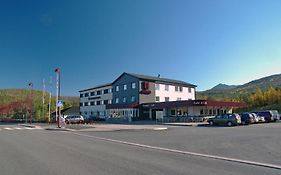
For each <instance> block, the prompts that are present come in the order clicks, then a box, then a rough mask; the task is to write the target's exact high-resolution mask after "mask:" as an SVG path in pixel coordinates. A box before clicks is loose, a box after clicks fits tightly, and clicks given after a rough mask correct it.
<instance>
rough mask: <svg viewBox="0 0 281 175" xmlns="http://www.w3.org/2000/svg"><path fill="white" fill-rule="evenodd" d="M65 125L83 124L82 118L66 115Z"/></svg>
mask: <svg viewBox="0 0 281 175" xmlns="http://www.w3.org/2000/svg"><path fill="white" fill-rule="evenodd" d="M65 123H67V124H74V123H84V117H83V116H82V115H68V116H67V117H66V118H65Z"/></svg>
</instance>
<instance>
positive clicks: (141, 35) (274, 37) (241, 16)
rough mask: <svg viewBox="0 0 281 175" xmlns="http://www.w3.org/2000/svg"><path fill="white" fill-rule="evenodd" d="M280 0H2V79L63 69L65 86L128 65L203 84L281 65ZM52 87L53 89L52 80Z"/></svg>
mask: <svg viewBox="0 0 281 175" xmlns="http://www.w3.org/2000/svg"><path fill="white" fill-rule="evenodd" d="M280 9H281V1H280V0H182V1H181V0H99V1H95V0H88V1H86V0H84V1H83V0H81V1H78V0H73V1H70V0H64V1H63V0H48V1H44V0H33V1H31V0H24V1H22V0H18V1H15V0H6V1H4V0H3V1H1V2H0V60H1V69H0V80H1V82H0V88H27V84H28V82H30V81H32V82H33V83H34V87H35V88H36V89H42V79H43V78H45V79H46V81H49V77H50V76H53V79H54V77H55V73H54V69H55V68H56V67H60V68H61V71H62V79H61V81H62V89H61V91H62V94H63V95H78V90H81V89H85V88H89V87H92V86H95V85H98V84H101V83H107V82H110V81H112V80H114V79H115V78H116V77H117V76H119V75H120V74H121V73H122V72H134V73H140V74H147V75H155V76H157V74H161V76H162V77H167V78H174V79H179V80H184V81H186V82H190V83H193V84H196V85H198V90H205V89H209V88H211V87H213V86H215V85H216V84H218V83H227V84H243V83H246V82H248V81H250V80H253V79H256V78H260V77H263V76H267V75H271V74H276V73H281V10H280ZM53 92H54V90H53Z"/></svg>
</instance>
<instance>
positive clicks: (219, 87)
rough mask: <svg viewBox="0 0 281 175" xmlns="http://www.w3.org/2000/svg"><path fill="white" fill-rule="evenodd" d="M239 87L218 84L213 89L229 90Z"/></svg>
mask: <svg viewBox="0 0 281 175" xmlns="http://www.w3.org/2000/svg"><path fill="white" fill-rule="evenodd" d="M235 87H237V85H227V84H222V83H220V84H218V85H216V86H215V87H213V88H212V89H211V90H229V89H233V88H235Z"/></svg>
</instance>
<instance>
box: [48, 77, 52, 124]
mask: <svg viewBox="0 0 281 175" xmlns="http://www.w3.org/2000/svg"><path fill="white" fill-rule="evenodd" d="M51 100H52V77H50V93H49V116H48V123H50V122H51Z"/></svg>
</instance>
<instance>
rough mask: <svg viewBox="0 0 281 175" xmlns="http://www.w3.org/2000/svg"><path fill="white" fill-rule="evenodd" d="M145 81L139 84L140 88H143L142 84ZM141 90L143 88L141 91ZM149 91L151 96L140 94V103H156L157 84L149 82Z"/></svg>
mask: <svg viewBox="0 0 281 175" xmlns="http://www.w3.org/2000/svg"><path fill="white" fill-rule="evenodd" d="M142 82H143V81H140V82H139V86H140V87H141V83H142ZM144 82H148V81H144ZM139 90H141V88H140V89H139ZM149 90H150V91H151V93H150V94H141V93H140V94H139V102H140V104H141V103H151V102H155V83H153V82H149Z"/></svg>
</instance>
